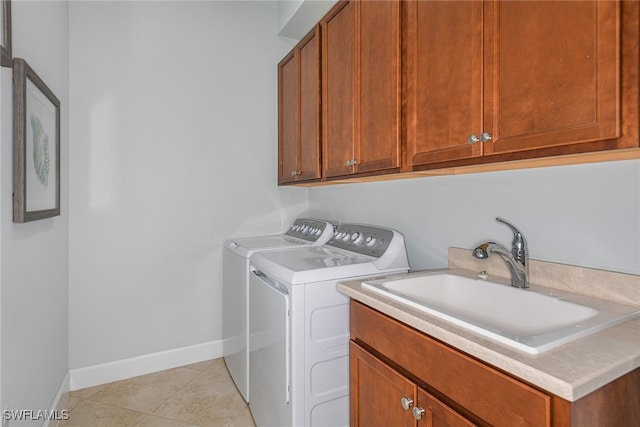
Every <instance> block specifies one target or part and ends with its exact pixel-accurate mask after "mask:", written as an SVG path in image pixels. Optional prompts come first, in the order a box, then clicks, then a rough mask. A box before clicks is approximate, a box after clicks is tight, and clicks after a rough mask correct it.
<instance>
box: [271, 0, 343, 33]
mask: <svg viewBox="0 0 640 427" xmlns="http://www.w3.org/2000/svg"><path fill="white" fill-rule="evenodd" d="M336 3H337V0H280V1H278V34H280V35H281V36H284V37H289V38H292V39H296V40H300V39H302V38H303V37H304V36H305V35H306V34H307V33H308V32H309V31H310V30H311V28H313V26H314V25H316V24H317V23H318V21H320V19H321V18H322V17H323V16H324V15H325V14H326V13H327V12H328V11H329V10H330V9H331V8H332V7H333V5H335V4H336Z"/></svg>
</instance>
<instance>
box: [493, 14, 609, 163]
mask: <svg viewBox="0 0 640 427" xmlns="http://www.w3.org/2000/svg"><path fill="white" fill-rule="evenodd" d="M619 14H620V4H619V3H618V2H615V1H513V2H511V1H502V2H494V1H489V2H486V3H485V30H486V31H485V34H486V40H485V46H486V47H485V62H484V63H485V75H486V76H487V77H485V98H484V99H485V105H484V128H483V131H486V132H489V133H491V135H492V136H493V139H492V140H491V141H489V142H487V143H486V144H485V146H484V149H485V153H486V154H492V153H505V152H513V151H521V150H532V149H539V148H545V147H551V146H560V145H568V144H580V143H584V142H590V141H598V140H606V139H614V138H617V137H618V136H619V124H620V117H619V106H620V90H619V75H620V69H619V64H620V61H619V54H620V16H619Z"/></svg>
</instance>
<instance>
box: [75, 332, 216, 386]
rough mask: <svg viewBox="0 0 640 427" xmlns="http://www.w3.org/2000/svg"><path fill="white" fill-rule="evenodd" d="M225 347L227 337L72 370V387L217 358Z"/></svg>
mask: <svg viewBox="0 0 640 427" xmlns="http://www.w3.org/2000/svg"><path fill="white" fill-rule="evenodd" d="M223 348H224V346H223V340H218V341H210V342H207V343H203V344H196V345H192V346H188V347H182V348H176V349H173V350H167V351H161V352H158V353H151V354H145V355H143V356H136V357H131V358H129V359H122V360H116V361H113V362H108V363H103V364H100V365H95V366H88V367H86V368H78V369H72V370H71V371H70V376H71V381H70V389H71V390H80V389H83V388H87V387H93V386H96V385H100V384H106V383H110V382H112V381H119V380H123V379H127V378H131V377H137V376H139V375H145V374H150V373H153V372H158V371H164V370H165V369H172V368H177V367H179V366H184V365H189V364H192V363H198V362H204V361H205V360H210V359H216V358H219V357H222V355H223Z"/></svg>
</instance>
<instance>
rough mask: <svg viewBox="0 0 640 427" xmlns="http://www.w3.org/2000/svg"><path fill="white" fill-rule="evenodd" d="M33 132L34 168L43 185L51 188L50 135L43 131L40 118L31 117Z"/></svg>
mask: <svg viewBox="0 0 640 427" xmlns="http://www.w3.org/2000/svg"><path fill="white" fill-rule="evenodd" d="M29 121H30V122H31V129H32V130H33V167H34V168H35V170H36V175H37V176H38V180H39V181H40V183H41V184H42V185H44V186H45V188H46V187H48V186H49V135H47V134H46V132H45V131H44V129H42V123H41V122H40V117H38V116H37V115H35V114H33V113H31V114H30V115H29Z"/></svg>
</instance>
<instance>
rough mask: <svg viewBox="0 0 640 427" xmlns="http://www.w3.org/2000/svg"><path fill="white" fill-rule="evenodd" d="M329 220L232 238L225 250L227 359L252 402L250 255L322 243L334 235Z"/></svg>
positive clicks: (298, 221)
mask: <svg viewBox="0 0 640 427" xmlns="http://www.w3.org/2000/svg"><path fill="white" fill-rule="evenodd" d="M333 231H334V225H333V223H331V222H329V221H323V220H319V219H312V218H298V219H296V220H295V221H294V223H293V224H292V225H291V227H290V228H289V230H287V231H286V232H285V233H284V234H274V235H267V236H256V237H243V238H237V239H228V240H227V241H225V243H224V253H223V290H222V293H223V297H222V298H223V308H222V310H223V318H222V329H223V335H224V348H223V354H224V360H225V363H226V365H227V369H228V370H229V373H230V374H231V377H232V378H233V381H234V382H235V384H236V387H238V390H239V391H240V394H242V397H243V398H244V399H245V400H246V401H247V402H248V401H249V353H248V349H249V342H248V340H249V333H248V331H249V321H248V317H249V309H248V304H249V258H250V257H251V255H252V254H254V253H256V252H263V251H273V250H278V249H291V248H303V247H307V246H314V245H321V244H323V243H325V242H327V241H328V240H329V239H330V238H332V237H333Z"/></svg>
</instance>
